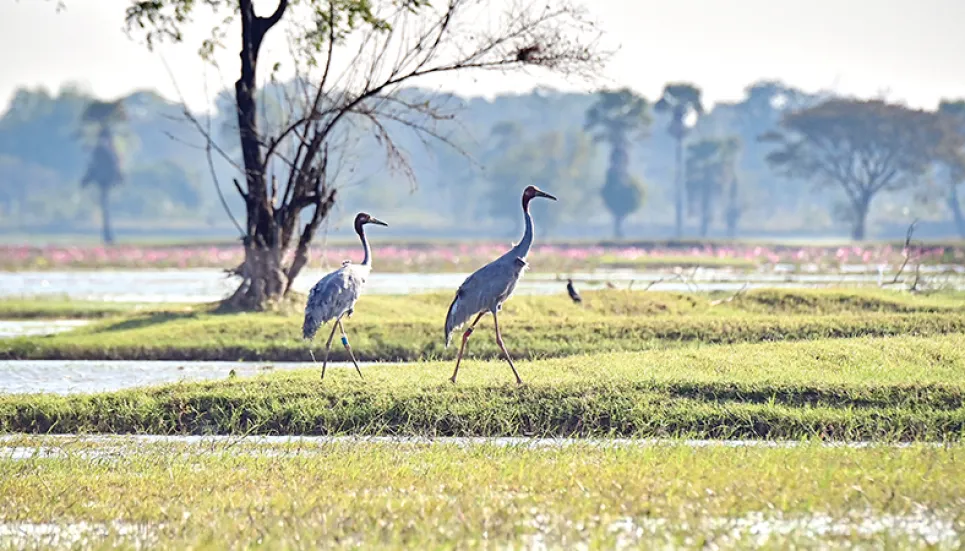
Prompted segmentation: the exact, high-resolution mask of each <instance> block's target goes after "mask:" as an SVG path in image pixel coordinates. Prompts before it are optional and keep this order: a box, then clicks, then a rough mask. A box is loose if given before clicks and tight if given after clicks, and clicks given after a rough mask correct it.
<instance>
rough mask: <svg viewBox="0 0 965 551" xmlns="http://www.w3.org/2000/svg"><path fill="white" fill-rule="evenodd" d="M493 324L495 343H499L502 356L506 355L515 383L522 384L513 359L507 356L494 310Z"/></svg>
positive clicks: (507, 352)
mask: <svg viewBox="0 0 965 551" xmlns="http://www.w3.org/2000/svg"><path fill="white" fill-rule="evenodd" d="M493 325H494V326H495V327H496V344H498V345H499V349H500V350H502V351H503V356H506V361H507V362H509V367H510V368H512V370H513V375H515V376H516V384H518V385H521V384H523V380H522V379H520V378H519V373H518V372H517V371H516V366H515V365H513V359H512V358H510V357H509V351H508V350H506V345H505V344H503V335H502V334H501V333H500V332H499V320H498V319H497V318H496V312H493Z"/></svg>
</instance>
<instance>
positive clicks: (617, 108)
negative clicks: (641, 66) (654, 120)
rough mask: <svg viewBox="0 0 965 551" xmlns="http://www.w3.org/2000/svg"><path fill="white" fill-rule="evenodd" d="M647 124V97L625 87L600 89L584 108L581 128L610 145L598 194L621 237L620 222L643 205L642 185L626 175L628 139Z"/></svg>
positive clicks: (641, 132)
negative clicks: (605, 169)
mask: <svg viewBox="0 0 965 551" xmlns="http://www.w3.org/2000/svg"><path fill="white" fill-rule="evenodd" d="M649 127H650V114H649V105H648V104H647V100H646V99H644V98H642V97H640V96H638V95H636V94H635V93H633V91H632V90H630V89H629V88H623V89H620V90H603V91H601V92H599V93H598V94H597V100H596V102H595V103H594V104H593V105H591V106H590V108H589V109H587V111H586V123H585V125H584V128H585V129H586V130H588V131H592V132H594V136H593V138H594V141H597V142H606V143H607V144H609V146H610V162H609V166H608V167H607V172H606V180H605V182H604V185H603V188H602V189H601V190H600V193H601V195H602V197H603V203H604V204H605V205H606V207H607V210H609V211H610V214H612V215H613V236H614V237H615V238H617V239H619V238H622V237H623V221H624V219H626V217H627V216H629V215H630V214H632V213H633V212H635V211H636V210H637V209H639V208H640V205H641V204H643V185H642V183H641V182H640V180H639V179H637V178H635V177H633V176H631V175H630V172H629V165H630V152H629V149H630V140H631V139H640V138H643V137H645V136H646V135H647V130H648V128H649Z"/></svg>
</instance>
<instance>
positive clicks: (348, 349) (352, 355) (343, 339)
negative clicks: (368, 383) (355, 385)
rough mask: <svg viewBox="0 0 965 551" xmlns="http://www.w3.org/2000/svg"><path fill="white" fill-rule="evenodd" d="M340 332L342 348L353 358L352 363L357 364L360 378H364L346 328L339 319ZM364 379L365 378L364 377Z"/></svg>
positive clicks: (356, 367) (356, 369)
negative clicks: (349, 342)
mask: <svg viewBox="0 0 965 551" xmlns="http://www.w3.org/2000/svg"><path fill="white" fill-rule="evenodd" d="M335 323H337V324H338V328H339V330H340V331H341V332H342V346H344V347H345V350H347V351H348V357H349V358H352V363H353V364H355V371H358V372H359V377H362V370H361V369H360V368H359V363H358V362H357V361H355V354H353V353H352V347H351V346H350V345H349V344H348V335H346V334H345V328H344V327H342V320H341V318H339V320H338V321H337V322H335ZM362 378H363V379H364V378H365V377H362Z"/></svg>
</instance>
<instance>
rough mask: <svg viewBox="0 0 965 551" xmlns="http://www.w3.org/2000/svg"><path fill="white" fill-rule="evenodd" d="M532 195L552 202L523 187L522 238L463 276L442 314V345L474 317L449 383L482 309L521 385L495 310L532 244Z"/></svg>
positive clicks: (543, 194) (512, 285)
mask: <svg viewBox="0 0 965 551" xmlns="http://www.w3.org/2000/svg"><path fill="white" fill-rule="evenodd" d="M535 197H545V198H546V199H552V200H554V201H556V197H553V196H552V195H550V194H549V193H546V192H544V191H541V190H540V189H539V188H537V187H536V186H527V188H526V189H525V190H523V221H524V222H525V223H526V230H525V231H524V232H523V238H522V239H521V240H520V242H519V243H517V244H516V246H514V247H513V248H512V249H510V250H509V251H508V252H507V253H506V254H504V255H502V256H500V257H499V258H497V259H496V260H493V261H492V262H490V263H489V264H486V265H485V266H483V267H482V268H480V269H478V270H476V271H475V272H474V273H473V274H471V275H470V276H469V277H467V278H466V280H465V281H463V282H462V285H460V286H459V290H458V291H456V298H455V299H453V301H452V304H450V305H449V313H448V314H447V315H446V348H448V347H449V342H450V341H451V340H452V332H453V331H454V330H456V329H458V328H459V327H461V326H462V325H463V324H465V323H466V322H467V321H469V319H470V318H472V317H473V316H476V319H475V320H473V322H472V324H471V325H470V326H469V327H468V328H467V329H466V331H465V332H464V333H463V334H462V346H460V347H459V356H457V357H456V369H455V371H453V372H452V377H451V378H450V379H449V380H450V381H452V382H453V384H455V382H456V375H457V374H458V373H459V363H460V362H461V361H462V355H463V353H464V352H465V350H466V343H467V342H468V341H469V335H471V334H472V332H473V329H475V327H476V324H477V323H479V319H480V318H481V317H483V315H484V314H485V313H486V312H491V313H492V315H493V326H494V327H495V328H496V344H498V345H499V348H500V350H502V352H503V356H505V357H506V361H507V362H509V367H510V368H512V370H513V375H515V376H516V383H517V384H523V380H522V379H520V378H519V373H518V372H517V371H516V366H515V365H513V359H512V358H511V357H510V356H509V352H508V351H507V350H506V345H504V344H503V337H502V334H501V333H500V332H499V319H498V318H497V316H496V313H497V312H499V311H500V310H501V309H502V307H503V303H504V302H506V300H508V299H509V297H510V296H511V295H512V294H513V290H515V289H516V282H518V281H519V278H520V277H521V276H522V275H523V270H525V269H526V266H527V264H526V255H527V254H529V249H530V247H531V246H532V245H533V216H532V215H531V214H530V213H529V202H530V201H532V200H533V198H535Z"/></svg>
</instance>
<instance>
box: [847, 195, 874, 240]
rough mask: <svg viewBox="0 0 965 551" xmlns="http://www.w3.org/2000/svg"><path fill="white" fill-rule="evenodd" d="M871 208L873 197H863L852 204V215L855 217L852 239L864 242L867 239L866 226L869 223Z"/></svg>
mask: <svg viewBox="0 0 965 551" xmlns="http://www.w3.org/2000/svg"><path fill="white" fill-rule="evenodd" d="M870 208H871V197H869V196H865V195H863V196H861V197H859V198H858V199H857V200H856V201H855V202H854V203H853V204H852V214H853V215H854V221H853V226H852V227H851V239H853V240H855V241H863V240H864V238H865V226H866V224H867V221H868V211H869V210H870Z"/></svg>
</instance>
